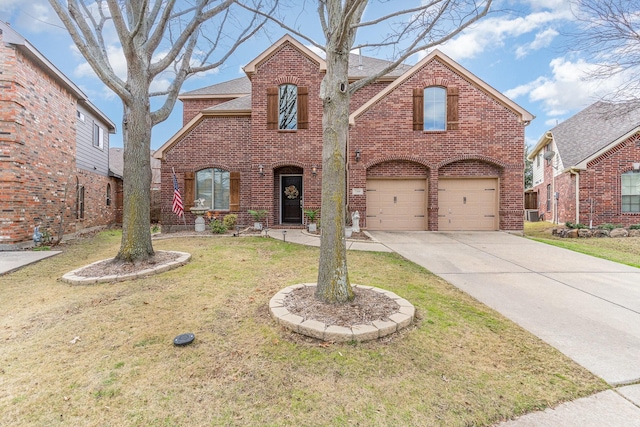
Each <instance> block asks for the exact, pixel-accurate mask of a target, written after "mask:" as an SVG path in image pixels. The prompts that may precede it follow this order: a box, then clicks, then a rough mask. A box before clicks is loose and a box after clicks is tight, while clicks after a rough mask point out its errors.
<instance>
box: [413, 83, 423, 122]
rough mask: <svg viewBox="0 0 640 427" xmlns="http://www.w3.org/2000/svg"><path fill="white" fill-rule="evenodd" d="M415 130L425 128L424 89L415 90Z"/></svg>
mask: <svg viewBox="0 0 640 427" xmlns="http://www.w3.org/2000/svg"><path fill="white" fill-rule="evenodd" d="M413 130H424V89H414V90H413Z"/></svg>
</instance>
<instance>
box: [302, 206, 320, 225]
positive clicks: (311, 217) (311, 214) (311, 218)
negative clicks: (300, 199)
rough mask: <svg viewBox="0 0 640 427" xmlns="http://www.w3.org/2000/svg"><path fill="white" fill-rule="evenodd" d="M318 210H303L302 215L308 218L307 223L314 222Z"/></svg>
mask: <svg viewBox="0 0 640 427" xmlns="http://www.w3.org/2000/svg"><path fill="white" fill-rule="evenodd" d="M318 212H319V211H318V209H305V210H304V214H305V215H306V216H307V218H309V222H314V221H315V220H316V217H317V216H318Z"/></svg>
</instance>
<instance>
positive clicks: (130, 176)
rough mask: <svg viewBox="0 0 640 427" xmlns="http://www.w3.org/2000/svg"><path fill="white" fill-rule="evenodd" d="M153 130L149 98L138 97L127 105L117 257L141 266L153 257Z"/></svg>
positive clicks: (124, 121)
mask: <svg viewBox="0 0 640 427" xmlns="http://www.w3.org/2000/svg"><path fill="white" fill-rule="evenodd" d="M141 86H144V85H141ZM142 90H143V91H144V88H143V89H142ZM151 128H152V124H151V112H150V107H149V100H148V97H147V96H136V97H134V98H133V102H132V104H131V105H124V120H123V124H122V129H123V140H124V176H123V187H124V197H123V213H122V242H121V244H120V251H119V252H118V255H117V256H116V259H118V260H121V261H126V262H138V261H142V260H145V259H147V258H149V257H151V256H153V254H154V252H153V246H152V244H151V230H150V222H151V212H150V211H151V208H150V206H151V159H150V153H151V152H150V147H151Z"/></svg>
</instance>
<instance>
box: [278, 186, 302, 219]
mask: <svg viewBox="0 0 640 427" xmlns="http://www.w3.org/2000/svg"><path fill="white" fill-rule="evenodd" d="M280 198H281V199H282V222H283V223H289V224H302V176H300V175H294V176H283V177H282V190H281V194H280Z"/></svg>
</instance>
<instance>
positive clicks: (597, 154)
mask: <svg viewBox="0 0 640 427" xmlns="http://www.w3.org/2000/svg"><path fill="white" fill-rule="evenodd" d="M638 133H640V126H636V127H634V128H633V129H631V130H630V131H628V132H627V133H625V134H624V135H622V136H620V137H618V138H616V139H614V140H613V141H611V142H610V143H609V144H607V145H605V146H604V147H602V148H601V149H599V150H598V151H596V152H595V153H593V154H592V155H590V156H589V157H586V158H585V159H583V160H581V161H580V162H578V163H576V165H574V166H571V168H575V169H587V164H588V163H589V162H590V161H592V160H594V159H596V158H598V157H600V156H601V155H603V154H604V153H606V152H607V151H609V150H611V149H612V148H615V147H616V146H617V145H619V144H622V143H623V142H624V141H626V140H627V139H629V138H631V137H632V136H634V135H636V134H638Z"/></svg>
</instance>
